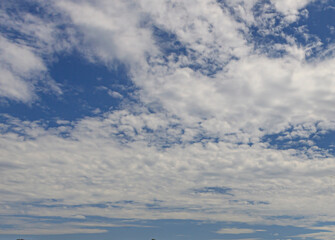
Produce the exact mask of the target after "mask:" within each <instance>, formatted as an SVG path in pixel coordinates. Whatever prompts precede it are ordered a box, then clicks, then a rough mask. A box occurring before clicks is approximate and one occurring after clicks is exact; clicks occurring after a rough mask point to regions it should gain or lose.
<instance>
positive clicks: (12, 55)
mask: <svg viewBox="0 0 335 240" xmlns="http://www.w3.org/2000/svg"><path fill="white" fill-rule="evenodd" d="M0 52H1V56H2V57H1V60H0V72H1V78H0V96H2V97H7V98H12V99H15V100H20V101H24V102H28V101H31V100H32V99H33V98H34V94H33V82H34V81H37V80H38V78H39V75H40V74H43V72H45V71H46V67H45V65H44V63H43V61H42V59H41V58H40V57H38V56H36V54H34V53H33V51H32V49H29V48H28V47H25V46H22V45H19V44H15V43H12V42H10V41H8V40H7V39H5V38H3V37H1V36H0ZM29 78H33V79H34V78H35V79H34V80H32V81H26V80H25V79H29Z"/></svg>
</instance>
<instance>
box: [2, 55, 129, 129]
mask: <svg viewBox="0 0 335 240" xmlns="http://www.w3.org/2000/svg"><path fill="white" fill-rule="evenodd" d="M49 73H50V76H51V78H53V79H54V80H55V81H56V82H57V84H59V86H60V87H61V89H62V91H63V94H61V95H56V94H54V93H50V92H44V91H39V92H37V96H38V98H39V99H37V100H36V101H35V102H33V103H32V104H31V105H28V104H25V103H21V102H16V101H13V100H6V101H5V102H2V104H0V112H2V113H7V114H10V115H11V116H13V117H17V118H20V119H23V120H30V121H35V120H41V119H43V120H48V121H50V123H51V124H52V122H53V121H54V120H58V119H62V120H69V121H74V120H78V119H80V118H83V117H86V116H93V115H94V113H93V112H94V110H96V109H100V110H101V111H102V112H106V111H109V110H112V109H118V108H119V106H120V104H121V103H122V102H123V101H124V100H125V99H128V100H129V99H131V98H132V97H131V96H130V95H131V94H132V93H133V92H134V90H135V87H134V85H133V84H132V82H131V80H130V78H129V76H128V70H127V68H126V67H125V65H124V64H122V63H119V62H115V64H114V66H113V68H107V67H105V66H104V65H101V64H93V63H90V62H88V61H86V60H85V59H84V58H83V57H82V56H81V55H80V54H79V53H77V52H72V54H70V55H68V54H67V55H61V56H58V57H57V61H55V62H53V63H52V65H51V66H50V67H49ZM36 88H37V89H38V88H39V86H36ZM118 94H120V95H118Z"/></svg>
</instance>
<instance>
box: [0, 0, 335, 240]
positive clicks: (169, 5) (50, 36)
mask: <svg viewBox="0 0 335 240" xmlns="http://www.w3.org/2000/svg"><path fill="white" fill-rule="evenodd" d="M31 2H33V3H30V4H31V5H33V7H34V9H38V10H36V11H35V10H34V11H28V10H27V9H26V8H25V3H23V2H19V1H13V2H11V1H3V2H2V3H0V6H1V9H0V18H1V28H2V29H5V30H3V31H1V33H0V34H1V35H0V54H1V58H0V104H1V105H3V106H7V107H8V106H11V105H15V104H23V105H25V106H26V107H27V108H31V107H32V106H39V105H43V101H44V100H43V96H45V95H48V96H54V97H55V98H56V99H60V100H59V101H61V99H62V98H63V95H64V94H68V92H69V89H68V88H67V86H66V84H65V83H64V82H62V83H61V82H58V81H57V79H53V77H52V76H51V74H50V68H51V66H52V65H53V64H55V63H57V61H58V57H57V56H60V55H71V54H73V53H76V54H79V55H80V57H81V58H82V59H84V61H87V62H89V63H90V64H93V65H97V66H104V67H106V68H107V69H110V70H111V71H112V70H113V69H116V66H117V65H122V66H124V68H125V69H126V70H127V76H128V78H129V79H130V80H131V84H132V87H131V92H130V91H129V92H128V93H127V94H128V95H126V94H123V93H122V92H121V91H119V92H118V91H116V90H115V89H110V88H108V87H106V86H102V85H101V84H100V83H99V81H98V80H96V79H92V81H96V90H94V91H101V92H104V91H106V92H107V93H108V94H109V96H111V97H112V98H114V99H118V101H120V105H119V106H118V107H117V108H110V109H109V110H102V109H99V108H97V109H94V111H93V110H92V114H90V115H88V116H84V117H80V118H76V119H62V118H61V117H59V118H53V119H43V118H40V119H37V120H30V119H26V118H23V117H22V118H20V117H19V116H17V115H16V116H13V114H11V113H8V112H6V111H5V112H4V113H3V114H2V115H1V120H2V121H1V123H0V127H1V138H0V194H1V198H0V215H1V216H3V217H1V220H0V234H12V233H15V232H14V231H13V229H10V228H6V227H3V228H1V224H3V225H4V224H12V225H13V226H16V227H18V228H19V233H21V234H59V233H78V232H80V233H83V232H86V233H99V232H104V231H105V230H104V229H102V228H99V226H100V227H104V226H105V227H106V225H104V224H102V223H86V225H85V224H81V225H80V224H79V223H76V222H75V221H74V222H72V223H71V224H66V226H65V225H62V224H60V223H59V224H56V223H55V224H42V225H41V224H40V223H38V222H37V223H36V224H34V223H32V221H31V220H30V217H31V216H40V217H46V216H48V217H62V218H73V219H83V218H85V217H87V216H101V217H108V218H124V219H192V220H211V221H223V222H224V221H229V222H239V223H248V224H263V225H283V226H285V225H292V226H296V227H307V228H310V229H313V230H315V229H317V230H320V232H317V233H313V234H309V235H308V234H305V235H300V236H295V237H296V238H298V239H304V237H306V238H307V237H310V238H311V239H333V238H334V237H335V229H334V226H332V225H331V224H330V226H326V227H319V228H317V227H316V224H317V223H318V222H328V223H331V222H334V221H335V206H334V204H333V202H334V194H335V188H334V183H335V158H334V156H333V151H332V149H333V148H332V146H330V145H329V144H328V145H327V144H326V143H323V145H322V144H321V143H320V142H321V140H322V139H323V137H324V136H329V134H332V133H333V132H334V130H335V122H334V121H333V119H335V109H334V107H333V106H334V104H335V68H334V65H335V58H334V54H333V48H334V44H333V42H332V41H333V39H328V40H327V42H325V41H324V40H323V39H322V38H321V37H319V36H317V35H313V34H312V33H310V31H309V30H308V27H307V24H304V23H305V22H307V20H308V18H309V17H310V13H309V11H308V10H307V7H308V6H309V5H310V4H318V5H317V6H319V7H320V9H327V8H330V7H331V6H333V5H334V3H333V2H331V1H318V2H317V3H315V1H309V0H299V1H298V0H296V1H290V0H287V1H286V0H285V1H282V0H281V1H280V0H271V1H257V0H246V1H244V0H238V1H236V0H226V1H212V0H192V1H190V0H182V1H180V0H178V1H171V0H155V1H151V0H138V1H132V0H126V1H124V0H122V1H121V0H120V1H119V0H113V1H107V0H94V1H91V0H90V1H89V0H66V1H63V0H59V1H49V3H47V4H46V3H44V2H43V1H37V0H36V1H31ZM331 29H332V28H331V27H329V31H330V32H331V31H334V29H333V30H331ZM69 81H71V79H69ZM120 85H122V82H121V83H120ZM92 91H93V89H92ZM69 104H71V103H69ZM48 107H49V108H50V109H52V107H53V106H51V105H50V106H48ZM51 120H52V121H53V122H54V123H53V124H50V122H51ZM14 216H21V217H20V218H15V217H14ZM281 216H285V217H281ZM105 224H106V223H105ZM108 226H110V227H114V226H111V225H108ZM258 231H262V230H260V229H245V228H241V229H238V228H231V229H228V228H222V229H218V232H217V233H219V234H246V233H254V232H258ZM16 232H17V231H16ZM293 237H294V236H293Z"/></svg>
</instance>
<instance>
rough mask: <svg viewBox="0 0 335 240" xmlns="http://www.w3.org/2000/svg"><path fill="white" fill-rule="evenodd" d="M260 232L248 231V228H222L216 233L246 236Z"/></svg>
mask: <svg viewBox="0 0 335 240" xmlns="http://www.w3.org/2000/svg"><path fill="white" fill-rule="evenodd" d="M257 231H259V230H254V229H247V228H221V229H220V230H218V231H217V232H216V233H219V234H245V233H255V232H257Z"/></svg>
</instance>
